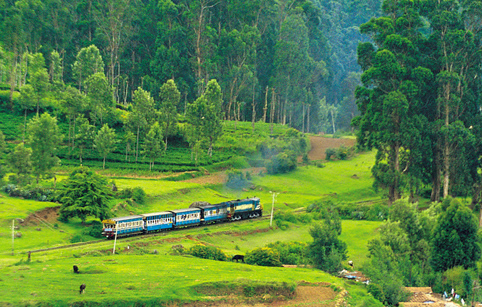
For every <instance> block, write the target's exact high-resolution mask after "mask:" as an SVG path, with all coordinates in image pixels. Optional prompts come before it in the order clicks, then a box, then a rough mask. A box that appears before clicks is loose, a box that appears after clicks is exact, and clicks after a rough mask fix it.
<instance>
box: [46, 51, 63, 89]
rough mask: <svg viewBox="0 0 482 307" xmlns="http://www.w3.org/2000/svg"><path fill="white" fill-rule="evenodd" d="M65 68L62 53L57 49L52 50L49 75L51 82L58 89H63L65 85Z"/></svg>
mask: <svg viewBox="0 0 482 307" xmlns="http://www.w3.org/2000/svg"><path fill="white" fill-rule="evenodd" d="M63 70H64V68H63V61H62V58H61V56H60V54H59V53H58V52H57V51H55V50H54V51H52V52H51V53H50V66H49V77H50V82H51V83H52V85H54V87H55V88H56V89H61V88H62V87H63V85H64V80H63V73H64V72H63Z"/></svg>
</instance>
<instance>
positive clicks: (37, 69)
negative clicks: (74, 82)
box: [28, 53, 50, 115]
mask: <svg viewBox="0 0 482 307" xmlns="http://www.w3.org/2000/svg"><path fill="white" fill-rule="evenodd" d="M29 61H30V65H29V66H28V75H29V77H28V80H29V84H30V85H31V86H32V88H33V96H34V98H35V100H36V102H37V115H38V114H39V108H40V102H41V100H43V99H44V98H45V96H46V95H47V92H48V88H49V85H50V83H49V74H48V72H47V68H45V59H44V56H43V55H42V54H41V53H35V54H32V55H29Z"/></svg>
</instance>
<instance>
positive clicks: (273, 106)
mask: <svg viewBox="0 0 482 307" xmlns="http://www.w3.org/2000/svg"><path fill="white" fill-rule="evenodd" d="M275 104H276V99H275V93H274V88H271V112H270V114H269V118H270V123H271V125H270V126H269V130H270V132H271V134H273V125H274V123H273V122H274V111H275Z"/></svg>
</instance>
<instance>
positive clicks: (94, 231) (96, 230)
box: [82, 221, 102, 239]
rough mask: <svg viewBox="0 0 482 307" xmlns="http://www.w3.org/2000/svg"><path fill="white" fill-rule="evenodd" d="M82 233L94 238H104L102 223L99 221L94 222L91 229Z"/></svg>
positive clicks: (88, 228)
mask: <svg viewBox="0 0 482 307" xmlns="http://www.w3.org/2000/svg"><path fill="white" fill-rule="evenodd" d="M82 233H83V234H84V235H88V236H91V237H93V238H98V239H99V238H102V223H101V222H99V221H92V222H91V223H90V227H87V228H86V229H84V231H83V232H82Z"/></svg>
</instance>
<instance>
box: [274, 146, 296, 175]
mask: <svg viewBox="0 0 482 307" xmlns="http://www.w3.org/2000/svg"><path fill="white" fill-rule="evenodd" d="M296 163H297V162H296V154H295V153H294V152H293V151H287V152H282V153H279V154H277V155H276V156H273V157H272V158H271V159H270V160H268V162H267V163H266V170H267V171H268V174H271V175H274V174H284V173H288V172H290V171H293V170H295V169H296V166H297V165H296Z"/></svg>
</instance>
